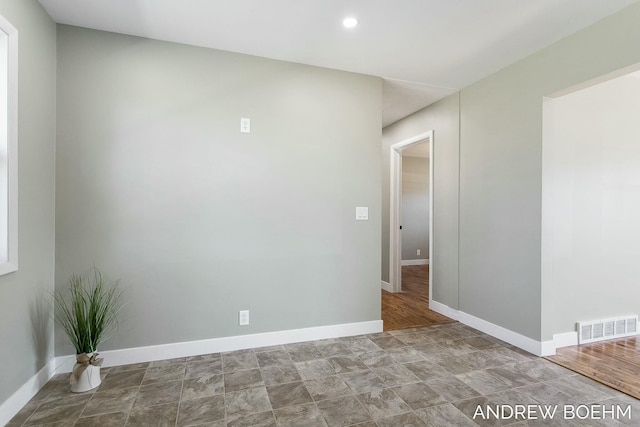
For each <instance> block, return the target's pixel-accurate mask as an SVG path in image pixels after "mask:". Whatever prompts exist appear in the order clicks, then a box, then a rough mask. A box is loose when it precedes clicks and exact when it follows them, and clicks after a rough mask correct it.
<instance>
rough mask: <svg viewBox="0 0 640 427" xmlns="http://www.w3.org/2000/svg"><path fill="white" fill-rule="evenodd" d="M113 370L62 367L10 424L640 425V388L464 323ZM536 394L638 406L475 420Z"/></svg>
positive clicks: (533, 400)
mask: <svg viewBox="0 0 640 427" xmlns="http://www.w3.org/2000/svg"><path fill="white" fill-rule="evenodd" d="M103 375H104V381H103V383H102V385H101V386H100V387H98V388H97V389H96V390H94V391H91V392H87V393H82V394H72V393H71V392H70V391H69V385H68V374H64V375H59V376H56V377H54V378H53V379H52V380H51V381H50V382H48V383H47V384H46V385H45V387H44V388H43V389H42V390H41V391H40V392H39V393H38V394H37V395H36V396H35V397H34V398H33V399H32V400H31V401H30V402H29V403H28V404H27V405H26V406H25V407H24V408H23V409H22V411H21V412H20V413H19V414H17V415H16V417H14V419H13V420H11V422H10V423H9V424H8V425H9V426H11V427H15V426H107V427H109V426H125V425H126V426H212V427H214V426H215V427H219V426H229V427H232V426H233V427H236V426H251V427H259V426H265V427H266V426H300V427H314V426H361V427H370V426H371V427H374V426H379V427H383V426H475V425H491V426H493V425H498V426H502V425H514V426H531V425H560V426H565V425H566V426H588V425H594V426H612V425H625V424H626V425H640V405H638V401H637V400H635V399H633V398H630V397H628V396H626V395H624V394H622V393H619V392H617V391H615V390H613V389H610V388H608V387H606V386H603V385H601V384H599V383H596V382H593V381H591V380H589V379H587V378H585V377H582V376H579V375H576V374H574V373H573V372H571V371H568V370H566V369H564V368H561V367H559V366H557V365H554V364H553V363H551V362H548V361H546V360H543V359H540V358H537V357H535V356H533V355H530V354H528V353H525V352H523V351H521V350H519V349H517V348H515V347H512V346H510V345H508V344H506V343H503V342H501V341H499V340H496V339H495V338H492V337H490V336H488V335H485V334H482V333H480V332H478V331H476V330H474V329H472V328H469V327H467V326H465V325H462V324H460V323H453V324H448V325H439V326H431V327H425V328H418V329H410V330H401V331H392V332H385V333H381V334H373V335H364V336H356V337H348V338H340V339H330V340H322V341H313V342H306V343H298V344H290V345H284V346H275V347H268V348H256V349H250V350H242V351H235V352H229V353H222V354H208V355H203V356H196V357H188V358H180V359H172V360H162V361H158V362H152V363H140V364H136V365H129V366H119V367H112V368H105V369H103ZM528 404H532V405H538V404H550V405H556V404H558V405H565V404H568V405H612V404H616V405H620V407H623V408H626V407H627V405H631V411H632V412H631V419H629V417H618V418H619V419H606V420H596V419H585V420H577V419H574V420H570V419H565V417H563V416H561V414H557V415H556V416H555V417H554V418H553V420H551V421H549V420H547V421H546V422H542V421H540V420H533V419H528V420H527V419H524V418H523V417H518V418H517V419H514V418H510V419H496V418H495V417H491V419H483V417H481V416H476V417H475V421H474V420H473V418H474V414H476V411H477V408H478V405H480V407H481V408H486V407H487V406H486V405H492V407H496V405H512V406H511V407H515V406H513V405H528ZM483 410H486V409H483ZM636 412H637V416H636ZM476 415H477V414H476ZM610 418H611V417H610Z"/></svg>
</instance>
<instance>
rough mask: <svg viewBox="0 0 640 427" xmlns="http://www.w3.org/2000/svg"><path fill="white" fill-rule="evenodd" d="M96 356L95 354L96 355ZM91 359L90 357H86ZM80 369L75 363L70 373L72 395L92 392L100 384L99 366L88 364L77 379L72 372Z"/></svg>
mask: <svg viewBox="0 0 640 427" xmlns="http://www.w3.org/2000/svg"><path fill="white" fill-rule="evenodd" d="M96 355H97V354H96ZM88 356H89V357H91V355H90V354H89V355H88ZM78 367H80V364H79V363H76V364H75V366H74V367H73V371H72V372H71V380H70V383H71V391H72V392H74V393H83V392H85V391H89V390H93V389H94V388H96V387H98V386H99V385H100V384H101V383H102V378H100V366H99V365H98V366H96V365H91V364H89V365H88V366H87V367H86V369H85V370H84V371H82V373H81V374H80V376H79V377H78V378H76V375H75V374H74V372H75V371H76V369H78Z"/></svg>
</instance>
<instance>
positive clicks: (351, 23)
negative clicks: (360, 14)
mask: <svg viewBox="0 0 640 427" xmlns="http://www.w3.org/2000/svg"><path fill="white" fill-rule="evenodd" d="M342 25H344V26H345V28H353V27H355V26H356V25H358V20H357V19H356V18H353V17H349V18H345V19H344V21H342Z"/></svg>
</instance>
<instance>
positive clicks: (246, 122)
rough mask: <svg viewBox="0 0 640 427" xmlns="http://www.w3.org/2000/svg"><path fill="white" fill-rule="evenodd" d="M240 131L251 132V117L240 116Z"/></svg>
mask: <svg viewBox="0 0 640 427" xmlns="http://www.w3.org/2000/svg"><path fill="white" fill-rule="evenodd" d="M240 132H241V133H251V119H248V118H246V117H242V118H240Z"/></svg>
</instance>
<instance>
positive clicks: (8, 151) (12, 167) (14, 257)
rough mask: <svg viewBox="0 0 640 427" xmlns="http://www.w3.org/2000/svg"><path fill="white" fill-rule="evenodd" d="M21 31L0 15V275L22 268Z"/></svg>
mask: <svg viewBox="0 0 640 427" xmlns="http://www.w3.org/2000/svg"><path fill="white" fill-rule="evenodd" d="M17 79H18V31H17V30H16V29H15V28H14V27H13V25H11V24H10V23H9V22H8V21H7V20H6V19H4V18H3V17H2V16H0V275H3V274H7V273H11V272H13V271H16V270H17V269H18V217H17V214H18V169H17V168H18V153H17V149H18V129H17V126H18V108H17V107H18V99H17V96H18V81H17Z"/></svg>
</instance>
